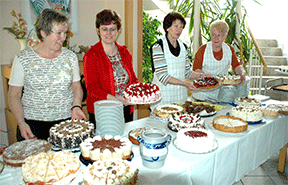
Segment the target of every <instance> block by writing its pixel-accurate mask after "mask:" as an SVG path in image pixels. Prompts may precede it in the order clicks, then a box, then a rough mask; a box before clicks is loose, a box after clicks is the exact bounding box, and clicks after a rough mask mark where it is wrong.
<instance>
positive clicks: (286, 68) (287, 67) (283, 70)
mask: <svg viewBox="0 0 288 185" xmlns="http://www.w3.org/2000/svg"><path fill="white" fill-rule="evenodd" d="M279 71H281V72H283V73H287V74H288V66H280V67H279Z"/></svg>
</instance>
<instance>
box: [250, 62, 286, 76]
mask: <svg viewBox="0 0 288 185" xmlns="http://www.w3.org/2000/svg"><path fill="white" fill-rule="evenodd" d="M251 67H252V71H254V70H260V68H261V65H252V66H251ZM248 68H249V66H247V69H248ZM278 69H279V66H272V65H268V66H267V72H266V73H263V76H280V77H281V76H283V74H282V73H279V72H278V71H277V70H278ZM252 75H253V73H252Z"/></svg>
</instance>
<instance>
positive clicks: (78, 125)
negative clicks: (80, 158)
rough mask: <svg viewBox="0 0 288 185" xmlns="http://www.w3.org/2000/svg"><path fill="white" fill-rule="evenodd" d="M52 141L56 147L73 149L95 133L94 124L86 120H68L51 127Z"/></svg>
mask: <svg viewBox="0 0 288 185" xmlns="http://www.w3.org/2000/svg"><path fill="white" fill-rule="evenodd" d="M49 132H50V138H49V140H50V143H51V144H52V145H54V146H55V147H59V148H64V149H71V148H78V147H80V143H82V141H84V140H85V139H86V138H89V137H93V136H94V134H95V129H94V124H93V123H90V122H87V121H84V120H67V121H63V122H61V123H59V124H55V125H54V126H53V127H51V128H50V131H49Z"/></svg>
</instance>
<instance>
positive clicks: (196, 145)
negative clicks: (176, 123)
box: [174, 128, 216, 153]
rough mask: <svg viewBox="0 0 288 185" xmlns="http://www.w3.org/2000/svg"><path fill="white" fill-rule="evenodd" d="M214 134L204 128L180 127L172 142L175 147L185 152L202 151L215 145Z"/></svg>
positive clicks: (206, 150)
mask: <svg viewBox="0 0 288 185" xmlns="http://www.w3.org/2000/svg"><path fill="white" fill-rule="evenodd" d="M215 142H216V140H215V135H214V134H213V133H212V132H211V131H209V130H205V129H196V128H195V129H182V130H180V131H179V132H177V138H176V140H175V142H174V144H175V145H176V147H177V148H179V149H181V150H184V151H186V152H193V153H203V152H208V151H211V150H212V149H213V148H214V147H215V144H216V143H215Z"/></svg>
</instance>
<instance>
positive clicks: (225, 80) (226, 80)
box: [216, 75, 241, 85]
mask: <svg viewBox="0 0 288 185" xmlns="http://www.w3.org/2000/svg"><path fill="white" fill-rule="evenodd" d="M216 79H217V80H218V81H219V83H220V84H221V85H239V84H240V83H241V76H240V75H229V76H225V75H217V76H216Z"/></svg>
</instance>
